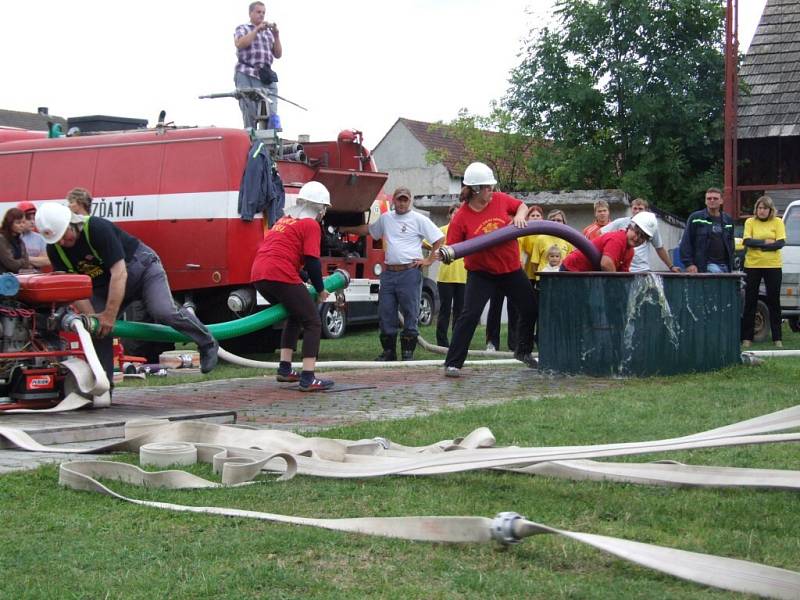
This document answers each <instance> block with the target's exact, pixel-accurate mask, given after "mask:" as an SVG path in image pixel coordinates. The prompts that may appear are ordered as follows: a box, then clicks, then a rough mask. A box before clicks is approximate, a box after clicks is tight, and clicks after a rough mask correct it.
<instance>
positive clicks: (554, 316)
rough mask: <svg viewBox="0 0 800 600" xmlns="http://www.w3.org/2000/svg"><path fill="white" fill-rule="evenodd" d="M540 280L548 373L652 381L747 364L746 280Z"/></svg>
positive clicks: (574, 276)
mask: <svg viewBox="0 0 800 600" xmlns="http://www.w3.org/2000/svg"><path fill="white" fill-rule="evenodd" d="M540 275H541V280H540V283H539V366H540V368H541V369H550V370H553V371H556V372H560V373H571V374H585V375H595V376H601V377H606V376H615V375H621V376H629V375H643V376H646V375H673V374H677V373H689V372H692V371H712V370H715V369H720V368H722V367H725V366H728V365H733V364H737V363H738V362H739V359H740V348H739V341H740V340H739V338H740V327H741V321H740V319H741V302H742V300H741V293H740V275H739V274H735V273H734V274H722V275H711V274H680V273H663V274H656V273H637V274H633V273H603V274H599V273H564V272H561V273H541V274H540Z"/></svg>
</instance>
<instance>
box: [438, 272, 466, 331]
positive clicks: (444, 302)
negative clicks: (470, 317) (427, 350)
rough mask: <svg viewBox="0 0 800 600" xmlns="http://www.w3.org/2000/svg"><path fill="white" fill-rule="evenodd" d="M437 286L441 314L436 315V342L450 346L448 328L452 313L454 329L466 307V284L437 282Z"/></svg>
mask: <svg viewBox="0 0 800 600" xmlns="http://www.w3.org/2000/svg"><path fill="white" fill-rule="evenodd" d="M436 287H437V288H439V314H438V316H437V317H436V343H437V344H438V345H439V346H449V345H450V342H449V341H447V330H448V329H449V328H450V323H451V319H450V317H451V315H452V317H453V319H452V324H453V329H455V327H456V321H457V320H458V316H459V315H460V314H461V309H462V308H463V307H464V290H465V289H466V287H467V286H466V284H464V283H444V282H441V281H439V282H437V283H436Z"/></svg>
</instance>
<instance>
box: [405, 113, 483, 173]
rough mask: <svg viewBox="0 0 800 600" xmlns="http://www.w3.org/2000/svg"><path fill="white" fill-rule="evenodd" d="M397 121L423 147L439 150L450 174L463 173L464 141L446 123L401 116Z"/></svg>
mask: <svg viewBox="0 0 800 600" xmlns="http://www.w3.org/2000/svg"><path fill="white" fill-rule="evenodd" d="M397 122H398V123H402V124H403V125H405V127H406V128H407V129H408V130H409V131H410V132H411V135H413V136H414V137H415V138H416V139H417V141H419V143H420V144H422V145H423V146H425V148H427V149H428V150H435V151H439V152H441V153H442V164H443V165H444V166H445V167H446V168H447V170H448V171H449V172H450V174H451V175H453V176H454V177H461V176H463V175H464V167H463V166H460V165H463V164H464V162H465V160H464V159H465V156H466V148H465V147H464V142H462V141H461V140H460V139H458V138H457V137H456V136H454V135H452V134H450V132H449V131H448V127H447V125H442V124H436V123H426V122H425V121H413V120H411V119H404V118H402V117H401V118H399V119H397ZM487 133H490V132H487Z"/></svg>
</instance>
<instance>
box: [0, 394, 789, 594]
mask: <svg viewBox="0 0 800 600" xmlns="http://www.w3.org/2000/svg"><path fill="white" fill-rule="evenodd" d="M798 427H800V406H795V407H791V408H788V409H784V410H781V411H777V412H775V413H771V414H768V415H764V416H761V417H756V418H753V419H749V420H746V421H742V422H740V423H735V424H733V425H728V426H725V427H720V428H717V429H713V430H710V431H705V432H701V433H697V434H694V435H689V436H683V437H678V438H671V439H665V440H655V441H645V442H631V443H616V444H601V445H593V446H564V447H541V448H522V447H506V448H494V447H492V446H493V444H494V436H493V435H492V434H491V432H490V431H489V430H488V429H486V428H479V429H478V430H476V431H474V432H473V433H471V434H470V435H469V436H467V437H465V438H463V439H461V440H459V439H456V440H444V441H441V442H438V443H436V444H431V445H429V446H424V447H406V446H402V445H399V444H395V443H393V442H391V441H389V440H386V439H384V438H374V439H371V440H357V441H346V440H334V439H326V438H306V437H303V436H300V435H297V434H293V433H290V432H284V431H274V430H255V429H243V428H238V427H232V426H225V425H214V424H208V423H198V422H192V421H179V422H163V421H149V422H141V423H135V422H132V423H129V424H128V425H126V439H125V440H124V441H122V442H116V443H113V444H108V445H105V446H101V447H97V448H83V449H76V448H61V447H57V446H43V445H41V444H38V443H37V442H36V441H34V440H33V439H32V438H30V436H28V435H27V434H26V433H24V432H23V431H21V430H17V429H13V428H4V427H0V440H2V441H4V442H5V443H6V445H11V446H12V447H17V448H21V449H25V450H31V451H49V452H69V453H73V454H80V453H98V452H105V451H115V450H126V451H137V450H138V451H139V452H140V454H142V456H143V459H144V460H145V461H149V462H151V463H153V462H154V463H155V464H159V465H163V464H166V463H167V462H176V461H177V462H181V463H186V462H191V461H193V460H194V454H195V453H196V456H197V460H199V461H204V462H211V463H213V464H214V470H215V472H217V473H221V479H222V483H221V484H220V483H217V482H211V481H207V480H204V479H202V478H199V477H196V476H194V475H191V474H188V473H184V472H182V471H161V472H157V473H146V472H144V471H142V470H141V469H139V468H138V467H135V466H133V465H128V464H124V463H118V462H107V461H85V462H68V463H64V464H62V465H61V469H60V475H59V482H60V483H61V484H62V485H64V486H67V487H70V488H73V489H79V490H88V491H94V492H98V493H102V494H107V495H110V496H112V497H115V498H118V499H121V500H125V501H127V502H132V503H135V504H138V505H142V506H151V507H154V508H161V509H165V510H173V511H181V512H195V513H205V514H213V515H226V516H233V517H239V518H254V519H261V520H268V521H273V522H280V523H289V524H297V525H306V526H314V527H322V528H326V529H333V530H337V531H347V532H354V533H362V534H368V535H378V536H386V537H394V538H400V539H410V540H419V541H430V542H453V543H468V542H473V543H477V542H488V541H490V540H496V541H499V542H501V543H503V544H513V543H515V542H518V541H520V540H521V539H523V538H525V537H528V536H531V535H537V534H544V533H549V534H557V535H561V536H564V537H568V538H570V539H573V540H575V541H579V542H582V543H585V544H588V545H591V546H593V547H595V548H598V549H600V550H603V551H604V552H608V553H610V554H613V555H615V556H618V557H620V558H622V559H625V560H629V561H631V562H634V563H637V564H640V565H643V566H646V567H648V568H651V569H655V570H658V571H661V572H663V573H667V574H670V575H673V576H675V577H679V578H682V579H686V580H689V581H693V582H696V583H700V584H703V585H709V586H714V587H718V588H721V589H725V590H731V591H737V592H744V593H751V594H759V595H762V596H767V597H772V598H797V597H798V596H800V573H797V572H794V571H789V570H786V569H780V568H775V567H770V566H766V565H760V564H756V563H752V562H749V561H743V560H737V559H731V558H724V557H717V556H711V555H707V554H700V553H695V552H687V551H684V550H678V549H673V548H664V547H661V546H656V545H652V544H642V543H639V542H634V541H630V540H624V539H619V538H613V537H607V536H600V535H594V534H590V533H580V532H573V531H567V530H563V529H557V528H554V527H550V526H548V525H543V524H540V523H535V522H533V521H528V520H526V519H525V518H524V517H522V516H520V515H519V514H516V513H513V512H503V513H500V514H498V515H497V516H496V517H495V518H494V519H489V518H485V517H472V516H460V517H459V516H456V517H438V516H419V517H366V518H352V519H317V518H308V517H297V516H286V515H279V514H274V513H268V512H257V511H247V510H239V509H228V508H218V507H200V506H185V505H179V504H172V503H164V502H155V501H145V500H139V499H135V498H130V497H126V496H123V495H120V494H118V493H116V492H114V491H112V490H111V489H110V488H108V487H107V486H105V485H104V484H102V483H100V482H99V481H98V478H106V479H111V480H122V481H126V482H128V483H134V484H139V485H147V486H152V487H162V488H168V489H186V488H198V487H220V486H221V485H226V486H236V485H248V484H250V483H252V479H253V478H254V477H256V476H258V475H259V474H260V473H261V472H262V471H267V472H279V473H281V477H280V479H282V480H286V479H290V478H291V477H292V476H293V475H294V474H295V473H302V474H307V475H315V476H321V477H332V478H352V477H357V478H363V477H380V476H385V475H442V474H446V473H453V472H463V471H468V470H475V469H503V470H511V471H514V472H518V473H524V474H532V473H543V474H547V475H550V476H558V477H567V478H572V479H585V478H591V479H600V480H612V481H626V482H630V483H645V484H655V485H670V486H674V485H689V486H698V485H699V486H708V487H710V486H722V487H759V488H764V489H783V490H800V471H788V470H778V469H766V470H765V469H741V468H726V467H691V466H686V465H679V464H663V463H661V464H655V465H654V464H652V463H645V464H633V463H622V464H615V463H606V462H602V463H597V462H595V461H593V460H588V459H592V458H601V457H610V456H625V455H636V454H649V453H654V452H660V453H663V452H668V451H673V450H689V449H697V448H715V447H728V446H735V445H743V444H765V443H783V442H789V441H795V442H796V441H800V433H774V432H779V431H786V430H792V429H797V428H798ZM165 443H166V446H163V445H162V446H159V445H158V444H165ZM562 467H563V468H562ZM576 467H577V469H576ZM632 469H633V470H632ZM576 471H580V473H577V472H576ZM586 473H591V476H590V477H587V476H586Z"/></svg>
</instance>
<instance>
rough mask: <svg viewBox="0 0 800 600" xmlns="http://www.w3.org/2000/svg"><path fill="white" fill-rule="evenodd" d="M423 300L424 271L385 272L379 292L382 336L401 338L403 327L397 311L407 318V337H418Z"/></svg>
mask: <svg viewBox="0 0 800 600" xmlns="http://www.w3.org/2000/svg"><path fill="white" fill-rule="evenodd" d="M421 296H422V270H421V269H406V270H405V271H384V272H383V273H381V288H380V290H379V292H378V323H379V326H380V330H381V333H383V334H386V335H397V331H398V330H399V329H400V323H399V321H398V319H397V311H398V310H400V314H402V315H403V322H404V323H405V326H404V327H403V335H408V336H417V335H418V334H419V330H418V329H417V321H419V303H420V297H421Z"/></svg>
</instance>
